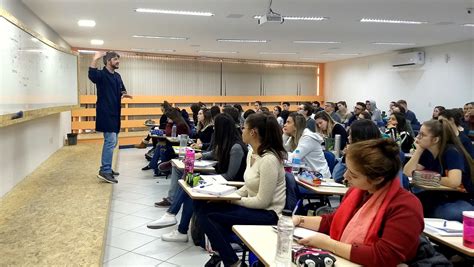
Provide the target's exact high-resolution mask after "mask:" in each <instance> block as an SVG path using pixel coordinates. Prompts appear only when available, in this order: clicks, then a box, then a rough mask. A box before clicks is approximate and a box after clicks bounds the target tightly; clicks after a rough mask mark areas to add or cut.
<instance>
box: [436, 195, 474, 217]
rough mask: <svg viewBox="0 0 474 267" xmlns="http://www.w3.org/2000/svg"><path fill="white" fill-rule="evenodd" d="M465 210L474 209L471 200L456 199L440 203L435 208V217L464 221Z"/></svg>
mask: <svg viewBox="0 0 474 267" xmlns="http://www.w3.org/2000/svg"><path fill="white" fill-rule="evenodd" d="M463 211H474V206H473V205H472V203H470V202H469V201H466V200H456V201H453V202H447V203H443V204H440V205H438V206H437V207H436V208H434V210H433V217H434V218H443V219H445V220H450V221H458V222H462V212H463Z"/></svg>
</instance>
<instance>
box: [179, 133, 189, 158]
mask: <svg viewBox="0 0 474 267" xmlns="http://www.w3.org/2000/svg"><path fill="white" fill-rule="evenodd" d="M187 145H188V135H187V134H180V135H179V153H178V154H179V156H178V157H179V159H184V156H185V154H186V146H187Z"/></svg>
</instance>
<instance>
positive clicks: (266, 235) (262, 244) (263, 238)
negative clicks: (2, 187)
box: [232, 225, 360, 267]
mask: <svg viewBox="0 0 474 267" xmlns="http://www.w3.org/2000/svg"><path fill="white" fill-rule="evenodd" d="M232 231H234V233H235V234H236V235H237V236H238V237H239V238H240V240H242V242H244V243H245V245H246V246H247V247H248V248H249V249H250V250H251V251H252V252H253V253H255V255H256V256H257V257H258V258H259V259H260V261H262V262H263V264H265V266H275V255H276V244H277V233H276V232H275V230H274V229H273V228H272V227H271V226H268V225H263V226H262V225H234V226H233V227H232ZM335 257H336V263H335V265H336V266H338V267H339V266H360V265H358V264H355V263H352V262H350V261H348V260H346V259H344V258H341V257H338V256H335ZM293 266H295V265H293Z"/></svg>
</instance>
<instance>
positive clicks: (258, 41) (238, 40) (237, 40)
mask: <svg viewBox="0 0 474 267" xmlns="http://www.w3.org/2000/svg"><path fill="white" fill-rule="evenodd" d="M216 41H218V42H229V43H268V40H251V39H217V40H216Z"/></svg>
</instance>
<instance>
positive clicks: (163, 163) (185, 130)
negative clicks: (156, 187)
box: [142, 108, 189, 176]
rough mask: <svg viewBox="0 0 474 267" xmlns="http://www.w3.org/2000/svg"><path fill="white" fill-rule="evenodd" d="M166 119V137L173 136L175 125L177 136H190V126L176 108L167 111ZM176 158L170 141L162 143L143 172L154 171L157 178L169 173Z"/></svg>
mask: <svg viewBox="0 0 474 267" xmlns="http://www.w3.org/2000/svg"><path fill="white" fill-rule="evenodd" d="M166 117H167V118H168V123H167V124H166V127H165V135H166V136H171V131H172V128H173V125H176V134H177V135H180V134H189V125H188V124H187V123H186V121H185V120H184V118H183V116H182V115H181V112H180V111H179V110H178V109H176V108H170V109H168V110H167V111H166ZM174 156H176V155H175V153H174V150H173V146H172V144H171V143H170V142H169V141H165V142H162V143H161V144H159V145H158V146H157V148H156V149H155V153H154V154H153V158H152V159H151V160H150V163H149V164H148V165H147V166H145V167H143V168H142V170H149V169H154V171H155V176H158V175H159V174H160V173H161V172H164V171H169V170H170V169H171V162H170V161H171V159H172V158H173V157H174Z"/></svg>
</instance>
